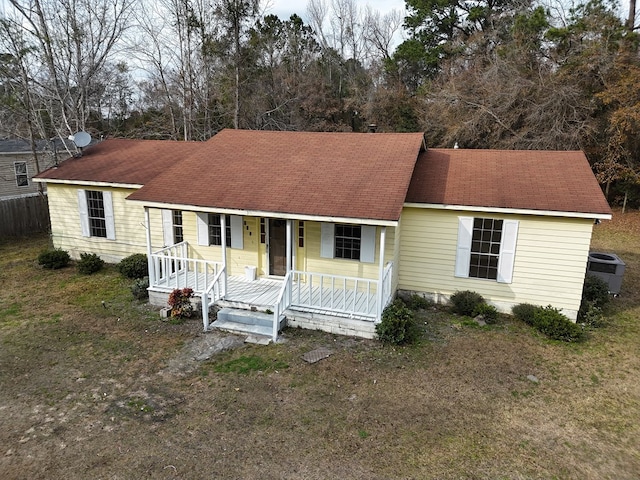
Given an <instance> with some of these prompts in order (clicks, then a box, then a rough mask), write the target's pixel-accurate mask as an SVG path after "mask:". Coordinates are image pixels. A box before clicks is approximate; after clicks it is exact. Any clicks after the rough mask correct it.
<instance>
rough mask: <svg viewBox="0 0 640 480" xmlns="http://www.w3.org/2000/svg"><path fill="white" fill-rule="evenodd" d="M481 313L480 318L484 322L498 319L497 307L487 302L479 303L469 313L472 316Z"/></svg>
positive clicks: (492, 321)
mask: <svg viewBox="0 0 640 480" xmlns="http://www.w3.org/2000/svg"><path fill="white" fill-rule="evenodd" d="M478 315H482V318H483V319H484V321H485V322H486V323H489V324H492V323H496V322H497V321H498V309H497V308H496V307H494V306H493V305H489V304H488V303H481V304H480V305H478V306H477V307H476V308H475V309H474V310H473V313H472V314H471V316H472V317H477V316H478Z"/></svg>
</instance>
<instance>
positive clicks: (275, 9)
mask: <svg viewBox="0 0 640 480" xmlns="http://www.w3.org/2000/svg"><path fill="white" fill-rule="evenodd" d="M328 1H329V2H331V0H328ZM357 3H358V4H359V5H360V6H361V7H362V8H365V7H366V6H367V5H370V6H371V8H373V9H375V10H378V11H379V12H380V13H387V12H388V11H390V10H392V9H394V8H395V9H396V10H400V11H404V5H405V3H404V0H357ZM266 4H269V5H271V8H270V9H269V10H268V11H267V13H273V14H274V15H277V16H278V17H279V18H280V19H281V20H286V19H288V18H289V17H290V16H291V14H293V13H297V14H298V15H299V16H300V17H302V19H303V20H305V22H306V21H307V1H306V0H266V1H265V2H263V5H266Z"/></svg>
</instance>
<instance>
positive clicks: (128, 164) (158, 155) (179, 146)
mask: <svg viewBox="0 0 640 480" xmlns="http://www.w3.org/2000/svg"><path fill="white" fill-rule="evenodd" d="M201 145H202V143H199V142H177V141H169V140H130V139H124V138H112V139H108V140H104V141H102V142H100V143H98V144H96V145H93V146H91V147H87V148H85V149H84V152H83V155H82V157H78V158H70V159H69V160H65V161H64V162H62V163H61V164H60V165H59V166H58V167H53V168H50V169H48V170H45V171H44V172H42V173H41V174H40V175H38V176H37V178H42V179H45V180H73V181H89V182H108V183H121V184H131V185H144V184H145V183H147V182H148V181H150V180H151V179H152V178H153V177H155V176H157V175H158V174H160V173H161V172H163V171H164V170H166V169H167V168H169V167H171V166H172V165H173V164H175V163H176V162H178V161H179V160H180V159H181V158H182V157H184V156H185V155H188V154H189V153H191V152H193V151H195V150H196V149H197V148H199V147H201Z"/></svg>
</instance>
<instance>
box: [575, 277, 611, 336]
mask: <svg viewBox="0 0 640 480" xmlns="http://www.w3.org/2000/svg"><path fill="white" fill-rule="evenodd" d="M610 301H611V297H610V296H609V284H608V283H607V282H606V281H604V280H603V279H602V278H600V277H596V276H595V275H587V276H586V277H585V279H584V285H583V287H582V301H581V302H580V309H579V310H578V321H579V322H581V323H584V324H586V325H590V326H592V327H597V326H600V325H602V323H603V319H604V317H603V316H602V311H603V310H604V308H605V307H606V306H607V304H608V303H609V302H610Z"/></svg>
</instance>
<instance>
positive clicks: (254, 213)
mask: <svg viewBox="0 0 640 480" xmlns="http://www.w3.org/2000/svg"><path fill="white" fill-rule="evenodd" d="M127 201H129V202H132V203H137V204H139V205H142V206H143V207H146V208H159V209H168V210H186V211H190V212H202V213H219V214H223V215H242V216H245V217H264V218H280V219H286V220H304V221H309V222H327V223H352V224H355V225H377V226H381V227H396V226H398V219H397V220H381V219H371V218H352V217H341V216H339V215H332V216H323V215H309V214H303V213H282V212H269V211H265V210H244V209H236V208H216V207H201V206H196V205H182V204H177V203H161V202H151V201H146V200H135V199H130V198H127Z"/></svg>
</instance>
